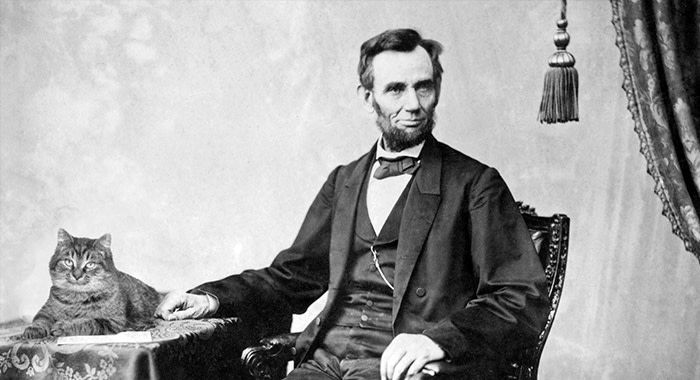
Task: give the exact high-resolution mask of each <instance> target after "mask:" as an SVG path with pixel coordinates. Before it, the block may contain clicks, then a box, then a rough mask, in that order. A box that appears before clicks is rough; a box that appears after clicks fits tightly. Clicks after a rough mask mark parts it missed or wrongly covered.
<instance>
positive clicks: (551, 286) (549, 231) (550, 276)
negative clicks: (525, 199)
mask: <svg viewBox="0 0 700 380" xmlns="http://www.w3.org/2000/svg"><path fill="white" fill-rule="evenodd" d="M520 212H521V214H522V215H523V219H525V224H527V227H528V229H529V230H530V233H531V236H532V241H533V243H534V244H535V248H536V249H537V253H538V255H539V258H540V262H541V263H542V268H543V269H544V273H545V277H546V281H547V291H548V293H549V299H550V301H551V307H550V309H549V315H548V316H547V323H546V324H545V326H544V328H543V329H542V331H541V332H540V336H539V339H538V341H537V345H536V346H535V347H533V348H529V349H526V350H522V351H520V352H518V353H516V354H515V356H514V360H512V361H511V363H510V364H509V365H510V368H508V371H507V372H508V374H507V379H509V380H516V379H517V380H536V379H537V370H538V367H539V363H540V358H541V356H542V350H543V349H544V345H545V343H546V341H547V337H548V336H549V331H550V330H551V329H552V323H553V322H554V317H555V316H556V314H557V309H558V307H559V300H560V299H561V293H562V288H563V286H564V276H565V275H566V260H567V254H568V249H569V217H568V216H566V215H564V214H554V215H552V216H538V215H537V214H536V213H535V209H534V208H532V207H530V206H528V205H523V204H522V203H521V204H520Z"/></svg>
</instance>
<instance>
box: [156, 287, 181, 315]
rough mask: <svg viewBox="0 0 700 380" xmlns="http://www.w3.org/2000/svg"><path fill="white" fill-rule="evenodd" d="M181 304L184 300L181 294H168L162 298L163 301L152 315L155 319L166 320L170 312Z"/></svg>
mask: <svg viewBox="0 0 700 380" xmlns="http://www.w3.org/2000/svg"><path fill="white" fill-rule="evenodd" d="M183 303H184V299H183V297H182V293H180V292H177V291H175V292H170V293H168V294H167V295H166V296H165V298H163V301H161V303H160V305H158V307H157V308H156V311H155V312H154V313H153V315H154V316H155V317H157V318H163V319H165V320H168V319H169V317H170V316H171V314H172V312H173V311H175V310H176V309H179V308H180V307H181V306H182V305H183Z"/></svg>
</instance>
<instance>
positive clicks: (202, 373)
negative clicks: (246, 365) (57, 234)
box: [0, 318, 251, 380]
mask: <svg viewBox="0 0 700 380" xmlns="http://www.w3.org/2000/svg"><path fill="white" fill-rule="evenodd" d="M25 325H26V322H25V323H24V324H22V323H14V324H10V325H9V326H8V325H7V324H6V325H5V326H0V379H2V380H5V379H34V380H38V379H70V380H88V379H90V380H93V379H94V380H97V379H99V380H103V379H164V380H169V379H250V377H249V376H248V374H247V372H246V371H245V369H243V368H242V366H241V363H240V360H239V358H240V353H241V351H242V349H243V348H244V347H245V346H247V345H248V344H249V343H250V342H251V337H250V336H249V334H246V332H245V331H243V329H244V327H242V324H241V323H239V320H238V319H237V318H225V319H216V318H210V319H201V320H183V321H162V320H158V321H157V323H156V326H155V327H154V328H152V329H150V330H149V331H150V332H151V335H152V337H153V342H149V343H119V344H78V345H60V346H59V345H57V344H56V339H55V338H44V339H32V340H21V338H20V337H19V336H18V335H17V334H21V332H22V331H23V330H24V326H25ZM3 327H4V329H3Z"/></svg>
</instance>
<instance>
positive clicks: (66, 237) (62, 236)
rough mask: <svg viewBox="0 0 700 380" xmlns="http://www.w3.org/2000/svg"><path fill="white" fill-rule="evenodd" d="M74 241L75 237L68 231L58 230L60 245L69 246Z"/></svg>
mask: <svg viewBox="0 0 700 380" xmlns="http://www.w3.org/2000/svg"><path fill="white" fill-rule="evenodd" d="M72 241H73V237H72V236H70V234H69V233H68V232H66V230H64V229H63V228H59V229H58V244H69V243H70V242H72Z"/></svg>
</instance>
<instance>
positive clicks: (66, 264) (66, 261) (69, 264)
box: [63, 259, 73, 268]
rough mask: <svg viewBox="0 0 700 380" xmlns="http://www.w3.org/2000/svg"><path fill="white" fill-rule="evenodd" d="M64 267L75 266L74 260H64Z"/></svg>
mask: <svg viewBox="0 0 700 380" xmlns="http://www.w3.org/2000/svg"><path fill="white" fill-rule="evenodd" d="M63 265H65V266H67V267H68V268H70V267H72V266H73V260H71V259H64V260H63Z"/></svg>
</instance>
